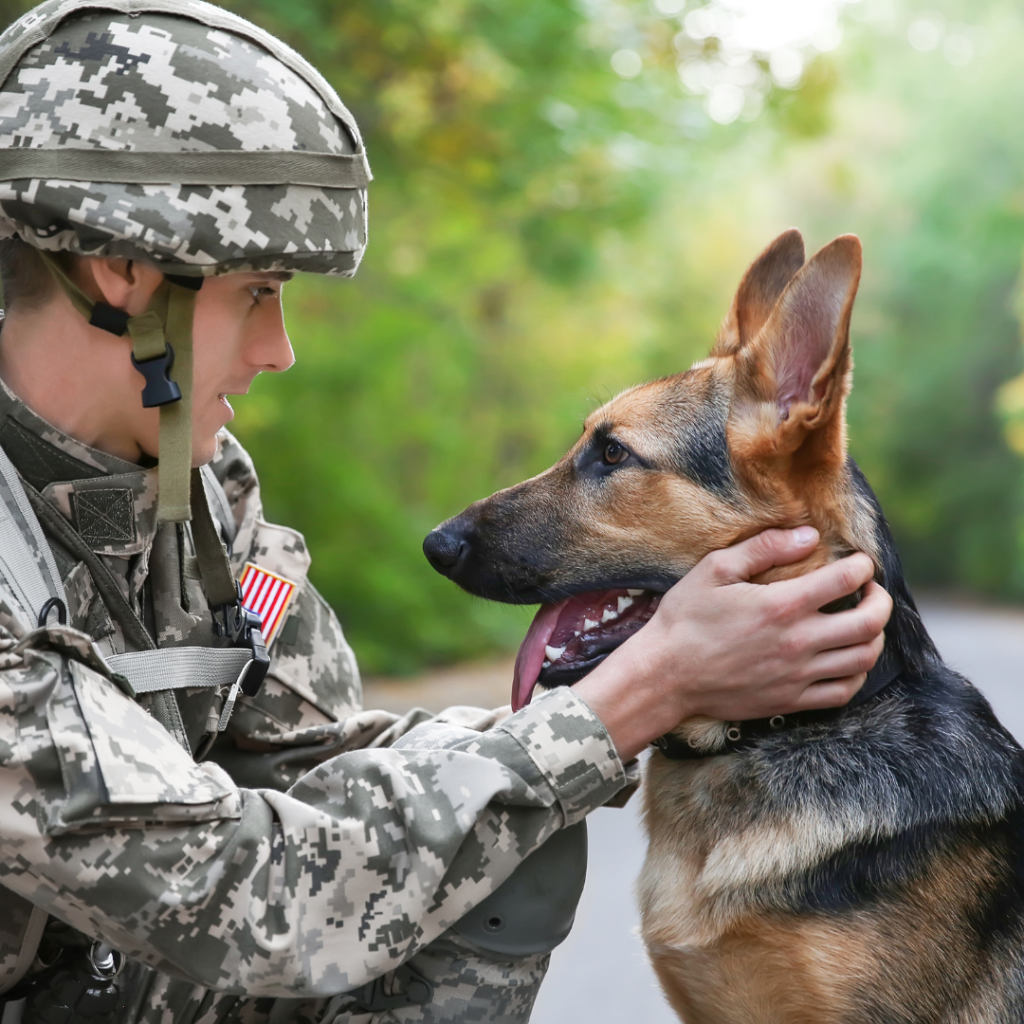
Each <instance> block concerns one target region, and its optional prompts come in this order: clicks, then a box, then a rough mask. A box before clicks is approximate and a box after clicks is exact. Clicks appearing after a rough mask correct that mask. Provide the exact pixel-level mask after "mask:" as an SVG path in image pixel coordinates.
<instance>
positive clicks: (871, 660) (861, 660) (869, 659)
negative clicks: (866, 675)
mask: <svg viewBox="0 0 1024 1024" xmlns="http://www.w3.org/2000/svg"><path fill="white" fill-rule="evenodd" d="M877 660H878V652H877V651H876V650H875V649H874V648H873V647H858V648H857V657H856V660H855V662H854V664H855V665H856V670H857V671H858V672H867V671H868V670H869V669H870V668H871V667H872V666H873V665H874V664H875V662H876V661H877Z"/></svg>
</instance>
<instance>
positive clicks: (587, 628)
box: [512, 589, 662, 711]
mask: <svg viewBox="0 0 1024 1024" xmlns="http://www.w3.org/2000/svg"><path fill="white" fill-rule="evenodd" d="M661 597H662V595H661V594H659V593H655V592H654V591H652V590H624V589H617V590H591V591H589V592H587V593H585V594H576V595H575V596H574V597H569V598H566V599H565V600H564V601H560V602H559V603H558V604H544V605H541V607H540V610H539V611H538V612H537V615H536V617H535V618H534V620H533V622H532V623H531V625H530V628H529V630H528V631H527V633H526V637H525V638H524V640H523V643H522V646H521V647H520V648H519V655H518V657H517V658H516V668H515V674H514V676H513V680H512V710H513V711H518V710H519V709H520V708H523V707H526V705H527V704H529V703H530V698H531V697H532V696H533V690H534V687H535V686H536V685H537V683H541V684H542V685H544V686H566V685H568V684H570V683H575V682H576V681H577V680H578V679H582V678H583V677H584V676H585V675H586V674H587V673H588V672H591V671H593V670H594V669H595V668H597V666H598V665H600V664H601V662H602V661H604V659H605V658H607V657H608V655H609V654H611V652H612V651H614V650H615V648H616V647H618V646H619V645H620V644H623V643H625V641H626V640H628V639H629V638H630V637H631V636H632V635H633V634H634V633H635V632H636V631H637V630H638V629H641V628H642V627H643V626H644V625H646V624H647V622H648V621H649V620H650V618H651V616H652V615H653V614H654V612H655V610H656V609H657V607H658V604H659V602H660V601H661Z"/></svg>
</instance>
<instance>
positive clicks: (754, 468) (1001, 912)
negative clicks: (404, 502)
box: [440, 231, 1024, 1024]
mask: <svg viewBox="0 0 1024 1024" xmlns="http://www.w3.org/2000/svg"><path fill="white" fill-rule="evenodd" d="M860 271H861V249H860V243H859V241H858V240H857V239H856V238H854V237H853V236H844V237H842V238H838V239H836V240H834V241H833V242H831V243H830V244H829V245H827V246H825V247H824V248H823V249H822V250H821V251H819V252H818V253H817V254H816V255H815V256H814V257H813V258H812V259H811V260H810V261H808V262H807V263H806V264H805V263H804V253H803V241H802V239H801V237H800V235H799V233H798V232H796V231H788V232H786V233H784V234H783V235H781V236H780V237H779V238H777V239H776V240H775V241H774V242H773V243H772V244H771V245H770V246H769V247H768V248H767V249H766V250H765V252H764V253H762V254H761V256H760V257H759V258H758V259H757V260H756V261H755V262H754V263H753V264H752V266H751V267H750V269H749V270H748V271H747V274H746V276H745V277H744V279H743V281H742V282H741V284H740V287H739V289H738V291H737V294H736V298H735V300H734V302H733V304H732V307H731V309H730V311H729V313H728V315H727V317H726V320H725V323H724V325H723V327H722V331H721V333H720V335H719V338H718V341H717V343H716V344H715V346H714V348H713V349H712V351H711V354H710V356H709V358H708V359H706V360H704V361H703V362H700V363H698V364H696V365H695V366H693V367H691V369H690V370H688V371H687V372H686V373H682V374H678V375H676V376H673V377H668V378H664V379H662V380H658V381H654V382H652V383H649V384H645V385H641V386H639V387H635V388H632V389H630V390H629V391H626V392H624V393H623V394H621V395H619V396H618V397H616V398H615V399H613V400H612V401H611V402H609V403H608V404H606V405H605V406H604V407H602V408H601V409H599V410H597V411H596V412H594V413H593V414H592V415H591V416H590V417H588V419H587V421H586V424H585V427H584V431H583V436H582V437H581V438H580V440H579V441H578V442H577V444H576V445H575V446H574V447H573V448H572V450H571V451H569V453H568V454H567V455H566V456H565V457H564V458H563V459H562V460H560V461H559V462H558V463H557V464H556V465H555V466H553V467H552V468H551V469H549V470H548V471H547V472H545V473H542V474H540V475H539V476H537V477H534V478H533V479H532V480H528V481H525V482H524V483H522V484H519V485H518V486H516V487H513V488H509V489H508V490H506V491H501V492H498V493H497V494H495V495H492V496H491V497H490V498H487V499H485V500H483V501H481V502H477V503H476V504H475V505H473V506H471V507H470V508H469V509H467V510H466V511H465V512H464V513H462V515H460V516H458V517H456V518H455V519H453V520H451V521H449V523H448V524H445V527H449V528H451V529H452V531H453V535H454V536H457V537H459V538H466V548H467V550H470V551H471V554H472V557H471V558H470V559H466V560H465V562H464V563H463V562H460V563H459V565H460V568H459V572H460V573H461V576H460V577H459V582H460V583H462V585H463V586H465V587H466V588H467V589H469V590H471V591H473V592H475V593H480V594H483V595H484V596H488V597H497V598H498V599H504V600H523V601H527V602H533V601H537V600H541V601H545V602H551V601H555V600H558V599H559V598H560V597H561V596H566V595H571V594H576V593H580V592H588V591H592V590H595V589H600V588H603V587H622V586H627V587H631V586H641V587H650V588H653V589H658V587H659V582H658V581H659V580H661V581H664V580H667V581H668V583H670V582H671V581H672V580H675V579H678V578H679V577H681V576H683V575H685V573H686V572H687V571H688V570H689V569H690V568H692V567H693V566H694V565H695V564H696V563H697V562H698V561H699V560H700V559H701V558H702V557H703V556H704V555H706V554H707V553H708V552H710V551H713V550H716V549H720V548H722V547H725V546H727V545H730V544H732V543H734V542H736V541H738V540H741V539H743V538H746V537H749V536H752V535H753V534H755V533H757V532H759V531H761V530H763V529H765V528H766V527H770V526H787V527H791V526H796V525H800V524H811V525H813V526H815V527H816V528H817V529H818V531H819V533H820V543H819V546H818V548H817V550H816V551H815V552H814V554H813V556H812V557H811V558H809V559H808V560H806V561H804V562H801V563H798V564H797V565H793V566H786V567H781V568H777V569H773V570H771V571H769V572H767V573H765V574H763V576H762V577H761V579H762V580H763V581H770V580H774V579H780V578H785V577H790V576H793V575H795V574H801V573H805V572H808V571H810V570H811V569H813V568H816V567H817V566H820V565H823V564H825V563H827V562H829V561H831V560H833V559H835V558H837V557H840V556H842V555H844V554H847V553H849V552H851V551H854V550H860V551H866V552H867V553H868V554H870V555H872V556H873V557H874V559H875V561H876V565H877V566H878V567H879V568H878V574H879V579H881V580H882V581H883V582H885V583H886V585H888V586H889V587H890V590H891V592H892V593H893V594H894V600H895V602H896V604H895V609H896V610H895V611H894V615H893V619H892V620H891V621H890V624H889V632H888V639H887V641H886V651H887V652H891V651H895V652H896V653H895V654H894V655H893V657H894V658H895V659H896V661H895V663H897V664H898V665H900V666H902V667H901V668H899V670H898V675H899V680H900V683H899V685H898V686H897V687H896V690H895V693H894V692H893V690H892V689H890V690H889V691H887V693H886V694H883V696H882V698H881V699H875V700H873V701H871V702H870V703H865V704H864V705H863V706H862V707H860V708H858V709H857V710H856V711H852V712H849V713H843V714H839V713H836V715H834V716H832V718H830V719H828V720H827V721H825V722H824V724H822V722H818V724H811V725H808V726H805V727H804V726H802V727H801V728H803V729H804V732H803V733H801V734H800V735H799V736H797V737H796V738H794V739H791V740H787V739H782V740H780V741H778V742H769V743H767V745H761V746H756V747H755V748H753V749H751V748H746V750H745V751H744V752H740V753H736V752H733V753H731V754H728V753H727V751H726V745H725V743H724V737H725V736H726V724H725V723H721V722H714V721H711V720H708V719H700V720H692V721H688V722H684V723H681V724H680V726H679V727H678V729H677V730H676V732H677V734H678V735H680V736H683V737H685V738H686V739H687V740H688V742H689V744H690V746H691V747H692V748H695V749H697V750H702V751H707V752H710V753H723V754H726V756H711V757H705V758H703V759H683V760H671V759H669V758H667V757H665V756H662V755H661V754H657V753H656V754H654V755H653V756H652V758H651V761H650V763H649V766H648V770H647V777H646V782H645V787H644V816H645V822H646V827H647V831H648V836H649V840H650V844H649V852H648V857H647V861H646V863H645V866H644V869H643V872H642V875H641V878H640V880H639V883H638V893H639V898H640V906H641V912H642V921H643V937H644V941H645V942H646V944H647V947H648V950H649V952H650V955H651V960H652V962H653V964H654V967H655V970H656V971H657V974H658V977H659V979H660V981H661V984H662V986H663V988H664V990H665V993H666V995H667V996H668V998H669V1001H670V1002H671V1004H672V1006H673V1007H674V1008H675V1009H676V1011H677V1012H678V1013H679V1015H680V1016H681V1017H682V1018H683V1019H684V1021H685V1022H686V1024H803V1022H806V1024H811V1022H814V1024H830V1022H836V1024H838V1022H840V1021H843V1022H846V1024H851V1022H858V1024H859V1022H862V1021H863V1022H871V1024H888V1022H890V1021H892V1022H906V1024H926V1022H928V1024H931V1022H935V1024H939V1022H942V1024H1018V1022H1019V1021H1020V1020H1022V1019H1024V971H1022V970H1021V967H1020V964H1021V962H1022V961H1024V923H1022V921H1021V918H1022V917H1024V855H1022V853H1021V850H1022V848H1024V795H1022V794H1024V770H1022V759H1021V751H1020V749H1019V747H1017V746H1016V744H1015V743H1014V742H1013V740H1012V739H1011V738H1010V737H1009V736H1008V735H1007V734H1006V733H1005V731H1002V730H1001V727H1000V726H999V725H998V723H996V722H995V721H994V719H993V718H992V717H991V714H990V712H989V710H988V709H987V706H986V705H985V703H984V701H983V699H982V698H981V697H980V696H979V695H978V694H977V693H976V691H974V690H973V688H971V687H970V686H969V684H968V683H967V682H966V681H965V680H963V679H961V678H959V677H957V676H956V675H955V674H954V673H952V672H950V670H949V669H948V668H946V667H945V666H944V665H942V663H941V659H940V658H939V657H938V654H937V652H936V651H935V649H934V646H933V645H932V644H931V641H930V639H929V638H928V636H927V632H926V631H925V630H924V627H923V625H922V624H921V621H920V618H919V616H918V615H917V611H916V608H915V607H914V605H913V600H912V598H911V597H910V595H909V593H908V592H907V591H906V588H905V585H904V583H903V580H902V574H901V570H900V568H899V561H898V556H897V555H896V553H895V548H894V546H893V544H892V540H891V537H890V536H889V534H888V530H887V527H886V526H885V523H884V519H883V517H882V516H881V512H880V510H879V509H878V507H877V503H876V502H875V500H874V497H873V495H871V492H870V488H869V487H868V485H867V483H866V481H864V480H863V478H862V477H860V476H859V471H857V470H856V467H855V466H853V465H852V464H851V463H850V462H849V461H848V457H847V452H846V427H845V420H844V406H845V400H846V396H847V393H848V391H849V388H850V377H851V368H852V360H851V355H850V340H849V329H850V316H851V312H852V308H853V301H854V297H855V295H856V292H857V286H858V283H859V279H860ZM609 445H611V446H612V447H611V448H609V447H608V446H609ZM615 446H619V448H621V447H622V446H624V447H625V449H626V450H627V451H628V457H627V458H626V459H625V460H622V452H621V450H619V449H617V448H616V447H615ZM602 453H604V454H603V456H602ZM620 462H621V464H620ZM445 527H442V528H440V529H442V530H443V529H444V528H445ZM658 570H660V571H661V575H660V576H659V575H658ZM652 574H653V575H652ZM453 578H456V577H455V576H454V575H453ZM638 579H639V580H640V582H638ZM646 579H654V580H655V582H654V583H648V582H642V581H643V580H646ZM630 581H631V582H630ZM665 585H668V584H667V583H662V585H661V589H664V586H665ZM894 637H895V638H896V639H893V638H894ZM816 721H817V720H816Z"/></svg>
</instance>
